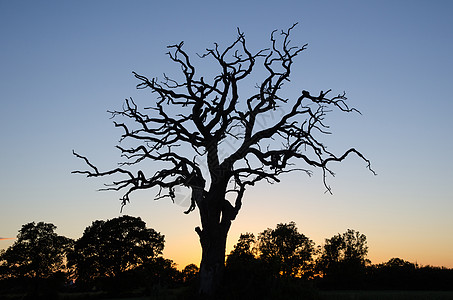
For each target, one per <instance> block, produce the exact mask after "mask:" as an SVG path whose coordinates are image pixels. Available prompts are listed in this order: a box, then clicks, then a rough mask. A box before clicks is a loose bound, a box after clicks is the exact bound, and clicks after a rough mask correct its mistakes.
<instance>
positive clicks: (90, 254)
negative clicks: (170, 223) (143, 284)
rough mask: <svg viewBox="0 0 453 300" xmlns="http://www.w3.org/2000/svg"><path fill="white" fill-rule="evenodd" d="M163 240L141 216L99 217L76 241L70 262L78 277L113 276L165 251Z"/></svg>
mask: <svg viewBox="0 0 453 300" xmlns="http://www.w3.org/2000/svg"><path fill="white" fill-rule="evenodd" d="M164 242H165V241H164V236H163V235H161V234H160V233H158V232H156V231H155V230H154V229H151V228H146V224H145V222H143V221H142V220H141V219H140V218H138V217H131V216H122V217H119V218H114V219H111V220H107V221H99V220H98V221H94V222H93V223H92V224H91V226H89V227H87V228H86V229H85V231H84V233H83V236H82V237H81V238H80V239H78V240H77V241H76V243H75V246H74V252H73V253H72V255H71V256H70V262H71V265H72V266H74V267H75V272H76V276H77V277H78V278H79V279H82V280H85V281H89V280H92V279H95V278H98V277H114V276H116V275H118V274H120V273H122V272H124V271H127V270H130V269H133V268H135V267H137V266H140V265H143V264H145V263H148V262H149V261H151V260H152V259H154V258H156V257H157V256H158V255H160V254H162V251H163V249H164Z"/></svg>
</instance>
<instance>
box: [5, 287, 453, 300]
mask: <svg viewBox="0 0 453 300" xmlns="http://www.w3.org/2000/svg"><path fill="white" fill-rule="evenodd" d="M0 299H1V300H22V299H49V300H52V299H59V300H82V299H103V300H152V299H160V300H179V299H197V297H195V296H194V295H193V294H192V293H191V292H190V291H188V290H187V289H185V288H178V289H168V290H165V291H159V292H156V293H155V294H154V295H148V296H137V295H133V294H130V295H128V296H120V295H118V297H116V296H114V295H108V294H106V293H103V292H86V293H54V294H51V295H49V294H48V295H45V296H44V295H41V296H38V297H35V296H33V295H27V294H10V295H0ZM234 299H238V298H234ZM247 299H253V298H250V297H247ZM256 299H262V298H261V297H260V298H256ZM265 299H284V297H278V296H276V297H275V298H274V297H273V296H270V297H267V298H265ZM292 299H312V300H452V299H453V291H311V292H310V293H303V295H301V296H300V297H296V298H292Z"/></svg>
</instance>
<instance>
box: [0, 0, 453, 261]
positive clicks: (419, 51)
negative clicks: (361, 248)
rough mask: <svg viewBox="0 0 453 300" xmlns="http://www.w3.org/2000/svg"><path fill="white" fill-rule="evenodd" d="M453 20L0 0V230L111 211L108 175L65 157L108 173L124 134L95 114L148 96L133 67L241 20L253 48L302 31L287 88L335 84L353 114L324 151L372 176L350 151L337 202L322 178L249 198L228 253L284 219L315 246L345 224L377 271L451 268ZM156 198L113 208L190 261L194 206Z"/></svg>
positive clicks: (408, 10) (340, 6)
mask: <svg viewBox="0 0 453 300" xmlns="http://www.w3.org/2000/svg"><path fill="white" fill-rule="evenodd" d="M452 11H453V4H452V2H450V1H285V0H283V1H278V3H277V2H275V3H272V2H266V1H247V2H245V1H228V2H216V1H193V2H188V1H171V2H158V3H157V2H154V1H40V2H39V3H38V2H35V1H0V39H1V48H0V49H1V50H0V66H1V67H0V101H1V110H0V111H1V118H0V134H1V139H2V143H1V147H0V165H1V168H0V190H1V191H2V193H1V194H0V204H1V210H0V236H1V237H5V238H6V237H14V236H16V235H17V231H18V230H19V229H20V227H21V225H23V224H25V223H28V222H31V221H45V222H51V223H53V224H55V225H56V226H57V227H58V229H57V231H58V233H59V234H62V235H66V236H68V237H71V238H78V237H80V236H81V235H82V233H83V230H84V228H85V227H87V226H89V225H90V224H91V222H92V221H94V220H99V219H109V218H114V217H117V216H119V209H120V203H119V201H117V199H118V198H119V197H120V196H121V195H120V194H117V193H113V192H96V189H98V188H99V187H102V184H103V183H104V182H106V180H104V179H99V180H98V179H86V178H85V177H83V176H76V175H71V174H70V172H71V171H72V170H74V169H78V168H83V167H84V166H83V164H82V163H81V162H80V161H79V160H77V159H76V158H74V157H73V156H72V149H75V150H76V151H78V152H80V153H82V154H84V155H86V156H88V157H90V158H91V159H92V160H93V161H94V162H96V163H97V165H98V166H99V167H100V168H109V167H113V166H115V164H116V162H117V161H118V160H119V153H118V151H117V150H116V149H114V146H115V145H116V143H117V141H118V139H119V135H120V133H121V131H120V130H118V129H115V128H114V126H113V124H112V121H111V120H110V119H109V114H108V113H107V112H106V111H107V110H112V109H118V108H120V107H121V105H122V103H123V100H124V99H125V98H128V97H133V98H134V99H136V100H137V101H138V102H140V103H143V104H144V105H145V104H146V103H147V101H152V100H153V97H154V95H152V94H151V93H149V92H148V91H146V90H139V91H138V90H136V89H135V85H136V84H137V81H136V80H135V79H134V78H133V76H132V74H131V72H132V71H136V72H138V73H141V74H144V75H147V76H149V77H154V76H158V77H162V73H163V72H165V73H168V74H177V72H178V68H177V67H176V66H175V65H172V64H171V62H170V61H169V60H168V58H167V57H166V56H165V52H166V51H167V49H166V46H167V45H169V44H173V43H179V42H180V41H182V40H184V41H185V47H186V49H187V51H188V52H190V53H193V54H194V56H195V57H196V55H195V53H201V52H203V49H205V48H206V47H210V46H212V45H213V43H214V42H218V43H219V44H220V45H228V43H230V42H231V41H233V40H234V38H235V37H236V32H237V31H236V27H240V28H241V30H242V31H244V32H245V34H246V37H247V39H248V44H249V47H250V48H251V49H252V50H259V49H261V48H266V47H268V46H269V43H268V41H269V34H270V32H271V31H272V30H274V29H286V28H288V27H289V26H291V25H292V24H293V23H295V22H299V25H298V26H297V27H296V29H295V30H294V31H293V36H292V40H293V42H294V43H295V44H300V45H301V44H304V43H308V44H309V46H308V49H307V50H306V51H304V52H303V53H302V54H301V55H300V56H299V57H298V59H297V60H296V62H295V66H294V72H293V77H292V81H291V85H290V86H288V87H289V90H288V91H289V92H288V93H293V94H292V95H293V97H297V95H298V94H297V93H298V92H300V91H301V90H303V89H305V90H309V91H311V92H313V93H315V94H316V93H318V92H319V90H326V89H329V88H330V89H332V90H333V92H334V93H342V92H343V91H346V93H347V96H348V98H349V101H350V104H351V105H353V106H354V107H356V108H358V109H359V110H360V111H361V112H362V115H359V114H348V115H338V114H333V115H332V118H330V119H329V120H328V123H329V124H330V125H331V129H332V132H333V135H332V136H329V137H328V139H327V141H328V142H329V145H330V148H329V149H332V150H336V151H338V152H341V151H344V150H346V149H347V148H348V147H351V146H353V147H356V148H357V149H360V150H361V151H362V152H363V153H364V154H365V155H366V156H367V157H368V158H369V159H370V160H371V161H372V164H373V167H374V169H375V170H376V172H377V173H378V176H373V175H372V174H371V173H370V172H368V171H367V170H366V168H365V166H364V164H363V163H362V162H361V161H360V160H359V159H356V158H351V159H349V160H347V161H345V162H344V163H342V164H339V165H335V166H334V170H335V172H336V173H337V176H336V177H335V178H331V179H330V180H329V183H330V185H331V186H332V188H333V193H334V194H333V195H329V194H325V193H324V191H325V189H324V188H323V185H322V178H321V174H320V173H319V172H315V176H313V177H311V178H307V177H306V176H305V175H303V174H299V176H294V175H291V176H286V177H285V178H283V181H282V183H279V184H276V185H272V186H268V185H265V184H261V185H258V186H257V187H254V188H252V189H249V190H248V191H247V193H246V198H245V200H244V205H243V208H242V211H241V212H240V215H239V216H238V218H237V220H236V221H235V222H234V223H233V226H232V228H231V231H230V236H229V246H228V247H229V248H228V251H229V250H230V249H231V247H232V245H233V244H234V243H235V242H236V240H237V238H238V236H239V234H240V233H241V232H245V231H249V232H254V233H258V232H260V231H263V230H264V229H266V228H268V227H275V225H276V224H277V223H280V222H289V221H295V222H296V224H297V225H298V228H299V230H300V231H301V232H302V233H304V234H305V235H307V236H308V237H310V238H311V239H313V240H314V241H315V242H316V243H317V244H322V242H323V240H324V238H329V237H331V236H333V235H334V234H336V233H339V232H340V233H341V232H344V231H346V230H347V229H348V228H352V229H355V230H358V231H360V232H361V233H364V234H365V235H366V236H367V238H368V244H369V247H370V252H369V258H370V259H371V261H372V262H375V263H379V262H382V261H387V260H388V259H390V258H392V257H401V258H404V259H407V260H409V261H412V262H418V263H420V264H430V265H443V266H448V267H453V256H452V255H451V253H453V240H452V236H453V218H451V212H452V211H453V201H452V200H453V199H452V198H453V197H452V195H451V191H450V186H451V184H452V182H453V158H452V157H451V153H453V140H452V138H451V133H450V130H451V129H452V128H453V119H452V117H451V116H450V113H451V111H453V102H452V100H451V99H450V98H451V96H450V94H451V92H450V91H449V89H450V87H451V85H452V83H453V72H452V70H453V58H452V56H451V53H453V19H452V18H451V13H452ZM195 61H196V62H198V61H197V60H195ZM201 63H203V64H205V62H201ZM206 68H207V70H208V71H209V65H206ZM257 76H259V74H257ZM107 182H108V179H107ZM155 193H156V192H155V191H148V192H140V193H138V194H136V195H134V196H133V197H132V203H131V204H130V205H128V206H127V207H126V208H125V210H124V212H125V213H127V214H130V215H134V216H140V217H141V218H142V219H143V220H145V221H146V222H147V225H148V226H149V227H153V228H154V229H156V230H158V231H160V232H161V233H163V234H165V235H166V250H165V252H164V254H165V256H166V257H168V258H172V259H174V260H175V262H176V263H178V264H179V265H180V266H181V267H183V266H184V265H186V264H188V263H190V262H195V263H197V262H198V261H199V259H200V253H201V249H200V246H199V245H198V238H197V236H196V233H195V232H194V230H193V229H194V227H195V226H198V223H199V221H198V217H197V213H196V212H195V213H192V214H190V215H188V216H186V215H184V214H183V213H182V212H183V211H184V210H185V209H186V207H185V206H184V205H183V204H181V203H180V204H178V203H177V204H172V203H170V202H167V201H159V202H157V201H153V197H154V195H155ZM11 243H12V241H11V240H0V248H5V247H8V246H9V245H11ZM182 249H183V250H182Z"/></svg>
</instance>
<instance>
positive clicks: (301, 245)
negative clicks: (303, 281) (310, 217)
mask: <svg viewBox="0 0 453 300" xmlns="http://www.w3.org/2000/svg"><path fill="white" fill-rule="evenodd" d="M257 250H258V253H259V258H260V259H262V260H263V261H264V262H266V263H268V264H269V265H270V266H271V267H272V268H273V270H274V272H276V273H277V274H280V275H282V276H284V277H288V276H304V275H307V274H306V273H307V272H308V271H310V270H311V267H312V262H313V254H314V252H315V246H314V242H313V241H312V240H310V239H309V238H308V237H306V236H305V235H303V234H302V233H299V232H298V231H297V227H296V223H294V222H290V223H289V224H278V225H277V227H276V228H275V229H270V228H269V229H266V230H265V231H263V232H262V233H260V234H259V236H258V244H257ZM274 275H276V274H274Z"/></svg>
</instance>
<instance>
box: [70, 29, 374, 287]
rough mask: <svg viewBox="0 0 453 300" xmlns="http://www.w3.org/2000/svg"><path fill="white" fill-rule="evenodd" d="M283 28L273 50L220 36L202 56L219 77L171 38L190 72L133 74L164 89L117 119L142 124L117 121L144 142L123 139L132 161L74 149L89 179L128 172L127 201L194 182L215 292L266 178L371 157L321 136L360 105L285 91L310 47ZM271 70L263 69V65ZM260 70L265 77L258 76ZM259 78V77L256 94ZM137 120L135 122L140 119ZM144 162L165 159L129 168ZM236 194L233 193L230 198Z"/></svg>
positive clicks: (207, 274)
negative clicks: (146, 167)
mask: <svg viewBox="0 0 453 300" xmlns="http://www.w3.org/2000/svg"><path fill="white" fill-rule="evenodd" d="M293 28H294V26H292V27H291V28H289V29H288V30H287V31H281V33H280V35H278V34H276V31H274V32H272V34H271V36H270V41H271V43H270V48H269V49H263V50H259V51H256V52H253V51H250V49H249V48H248V47H247V45H246V39H245V35H244V33H243V32H241V31H239V30H238V36H237V38H236V40H234V42H232V43H231V44H230V45H229V46H227V47H225V48H223V49H222V48H221V47H220V46H219V45H218V44H217V43H216V44H214V47H213V48H209V49H206V52H205V53H204V54H203V55H199V57H200V58H202V59H208V58H210V59H212V60H213V64H214V65H216V66H217V67H218V74H217V75H214V76H213V77H211V78H208V76H209V75H206V76H202V75H200V74H196V70H197V68H196V67H195V65H194V64H193V61H192V60H191V59H190V56H189V54H188V53H187V52H186V51H185V50H184V49H183V43H182V42H181V43H179V44H175V45H171V46H169V47H168V48H169V49H170V51H169V52H168V56H169V58H170V60H171V61H173V62H174V63H176V65H178V66H179V67H180V68H181V72H182V78H179V79H175V78H174V77H173V78H172V77H170V76H168V75H166V74H164V76H163V77H164V78H163V81H159V80H158V79H157V78H151V79H149V78H147V77H145V76H143V75H140V74H137V73H135V72H133V74H134V76H135V77H136V78H137V79H138V80H139V81H140V83H139V84H138V85H137V87H138V88H139V89H145V88H149V89H150V91H151V92H153V93H155V94H156V95H157V97H156V99H155V100H152V101H151V102H150V103H149V104H146V105H145V107H146V109H147V110H142V109H139V107H138V105H137V104H136V102H135V101H134V100H132V98H131V99H126V101H125V104H124V106H123V109H122V110H118V111H113V112H112V116H113V117H124V118H125V119H129V120H132V121H133V122H132V123H127V122H115V126H116V127H119V128H122V129H123V130H124V133H123V135H122V137H121V140H124V139H128V140H130V141H131V142H136V144H135V146H132V147H130V148H129V147H123V146H117V148H118V149H119V150H120V151H121V152H122V156H123V157H124V158H125V159H126V161H125V162H123V163H122V164H121V165H120V167H118V168H114V169H111V170H107V171H100V170H98V168H97V167H96V166H95V165H94V164H92V163H91V162H90V161H89V160H88V159H87V158H86V157H84V156H81V155H79V154H77V153H75V152H74V155H75V156H77V157H79V158H81V159H82V160H84V161H85V163H86V164H87V165H88V167H89V170H86V171H74V173H80V174H86V175H87V176H88V177H99V176H106V175H114V174H118V175H123V176H125V177H123V178H121V179H118V180H116V181H114V183H113V186H110V187H107V188H106V189H107V190H121V189H124V190H126V192H125V194H124V195H123V197H122V198H121V201H122V204H123V205H125V204H126V203H128V202H129V200H130V195H131V193H132V192H134V191H137V190H143V189H150V188H157V189H158V194H157V196H156V198H165V197H168V198H171V199H175V188H176V187H179V186H184V187H187V188H189V189H191V194H192V197H191V204H190V207H189V208H188V210H187V211H186V213H190V212H191V211H193V210H194V209H195V208H197V207H198V209H199V212H200V218H201V228H200V227H197V228H196V229H195V230H196V232H197V233H198V235H199V238H200V243H201V247H202V252H203V253H202V260H201V265H200V279H201V285H200V292H201V293H204V294H212V293H214V291H215V290H216V288H217V287H218V285H219V284H220V280H221V278H222V274H223V271H224V263H225V246H226V239H227V234H228V231H229V229H230V225H231V222H232V221H233V220H234V219H235V218H236V215H237V213H238V212H239V210H240V208H241V205H242V199H243V196H244V192H245V190H246V188H247V187H248V186H253V185H254V184H255V183H257V182H259V181H262V180H264V181H267V182H279V181H280V179H279V175H281V174H283V173H288V172H290V171H296V170H298V171H302V172H304V173H306V174H308V175H311V174H312V171H311V170H309V169H306V168H301V167H300V166H297V165H296V164H295V162H296V161H299V162H301V163H304V164H305V165H307V166H308V167H314V168H319V169H321V170H322V173H323V180H324V184H325V186H326V188H327V189H328V190H329V191H330V187H329V186H328V185H327V183H326V176H327V174H329V173H332V172H331V171H330V169H329V167H328V165H329V163H330V162H341V161H343V160H344V159H345V158H346V157H347V156H348V155H350V154H356V155H358V156H359V157H360V158H361V159H363V160H364V161H365V162H366V165H367V167H368V168H369V169H370V170H371V168H370V162H369V161H368V160H367V159H366V158H365V157H364V156H363V155H362V154H361V153H360V152H359V151H357V150H356V149H354V148H351V149H349V150H347V151H345V152H344V153H342V154H340V155H336V154H334V153H333V152H331V151H329V150H328V149H327V147H326V146H325V145H324V144H323V143H322V141H321V137H322V135H323V134H326V133H328V132H327V131H328V126H327V125H326V122H325V117H326V115H327V113H328V112H329V111H331V110H339V111H342V112H353V111H356V110H355V109H354V108H350V107H349V106H348V105H347V104H346V97H345V95H344V93H343V94H339V95H337V96H333V97H330V96H329V94H330V92H331V91H330V90H327V91H320V92H317V93H316V94H311V93H310V92H308V91H305V90H302V91H301V92H300V94H299V95H294V96H293V97H291V99H289V98H287V97H288V96H289V95H288V94H286V95H285V94H284V93H283V92H282V88H283V87H284V84H286V83H288V82H289V80H290V74H291V70H292V67H293V62H294V58H295V57H296V56H297V55H299V54H300V53H301V52H302V51H303V50H305V49H306V47H307V45H303V46H302V47H298V46H293V45H291V43H290V32H291V30H292V29H293ZM260 61H261V63H262V66H263V68H262V69H261V70H260V69H259V68H255V67H256V65H257V63H258V62H260ZM255 70H260V71H261V72H262V73H261V76H262V78H261V79H251V77H250V76H249V75H251V74H252V71H255ZM251 80H258V83H257V85H256V89H255V91H253V90H251V89H250V84H251ZM133 124H135V125H133ZM144 160H151V161H155V162H157V163H156V168H159V171H157V172H155V173H153V174H151V175H145V174H146V173H145V171H143V170H139V171H137V172H136V173H135V171H132V170H130V169H129V168H128V167H130V166H131V165H134V164H139V163H142V162H143V161H144ZM227 199H228V200H227Z"/></svg>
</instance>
